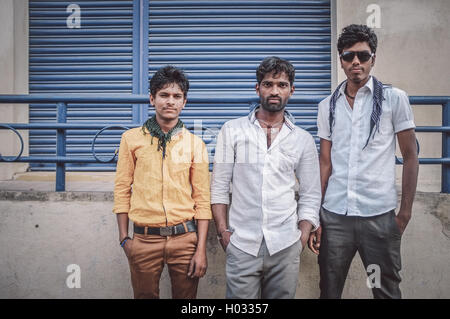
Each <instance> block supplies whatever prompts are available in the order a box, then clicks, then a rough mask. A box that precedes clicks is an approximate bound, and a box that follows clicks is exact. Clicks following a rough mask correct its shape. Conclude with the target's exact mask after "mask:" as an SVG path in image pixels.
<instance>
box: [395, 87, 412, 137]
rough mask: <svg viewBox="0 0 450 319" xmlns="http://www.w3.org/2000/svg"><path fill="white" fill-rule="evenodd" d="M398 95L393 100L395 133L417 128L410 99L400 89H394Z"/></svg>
mask: <svg viewBox="0 0 450 319" xmlns="http://www.w3.org/2000/svg"><path fill="white" fill-rule="evenodd" d="M393 90H395V91H394V92H395V93H397V94H395V96H394V97H393V98H392V99H393V103H392V104H393V105H392V122H393V125H394V131H395V133H398V132H401V131H404V130H408V129H411V128H415V127H416V126H415V124H414V115H413V112H412V109H411V105H410V104H409V98H408V95H407V94H406V92H404V91H402V90H400V89H393Z"/></svg>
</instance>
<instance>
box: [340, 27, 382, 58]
mask: <svg viewBox="0 0 450 319" xmlns="http://www.w3.org/2000/svg"><path fill="white" fill-rule="evenodd" d="M358 42H367V43H368V44H369V47H370V50H372V53H375V51H376V50H377V44H378V40H377V35H376V34H375V32H373V30H372V29H371V28H369V27H368V26H366V25H362V24H360V25H358V24H351V25H349V26H346V27H345V28H344V29H342V33H341V34H340V36H339V39H338V42H337V49H338V51H339V54H341V53H342V51H343V50H344V49H345V48H349V47H351V46H353V45H354V44H355V43H358Z"/></svg>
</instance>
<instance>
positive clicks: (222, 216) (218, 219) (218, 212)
mask: <svg viewBox="0 0 450 319" xmlns="http://www.w3.org/2000/svg"><path fill="white" fill-rule="evenodd" d="M227 206H228V205H226V204H213V205H211V210H212V213H213V217H214V222H215V224H216V229H217V233H218V234H220V233H222V232H223V231H225V230H226V229H227Z"/></svg>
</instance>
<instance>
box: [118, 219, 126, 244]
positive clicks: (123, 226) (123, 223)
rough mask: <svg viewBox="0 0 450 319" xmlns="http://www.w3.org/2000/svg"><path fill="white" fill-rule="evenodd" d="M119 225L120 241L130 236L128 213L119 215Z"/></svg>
mask: <svg viewBox="0 0 450 319" xmlns="http://www.w3.org/2000/svg"><path fill="white" fill-rule="evenodd" d="M117 225H118V226H119V240H122V239H124V238H125V237H127V236H128V213H120V214H117Z"/></svg>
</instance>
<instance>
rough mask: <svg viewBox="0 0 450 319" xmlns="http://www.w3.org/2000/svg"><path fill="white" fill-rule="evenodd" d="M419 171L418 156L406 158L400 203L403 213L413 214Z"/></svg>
mask: <svg viewBox="0 0 450 319" xmlns="http://www.w3.org/2000/svg"><path fill="white" fill-rule="evenodd" d="M418 172H419V162H418V159H417V156H411V157H410V158H405V159H404V162H403V174H402V198H401V204H400V212H401V213H409V214H411V210H412V205H413V202H414V196H415V194H416V187H417V175H418ZM405 217H406V216H405ZM408 217H410V216H408Z"/></svg>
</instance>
